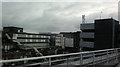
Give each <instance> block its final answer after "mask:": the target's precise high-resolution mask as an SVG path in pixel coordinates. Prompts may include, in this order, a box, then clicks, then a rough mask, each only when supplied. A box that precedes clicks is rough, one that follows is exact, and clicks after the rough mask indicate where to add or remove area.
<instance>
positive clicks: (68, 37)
mask: <svg viewBox="0 0 120 67" xmlns="http://www.w3.org/2000/svg"><path fill="white" fill-rule="evenodd" d="M60 34H63V37H65V38H64V43H65V49H66V50H67V51H69V52H76V51H80V31H77V32H60Z"/></svg>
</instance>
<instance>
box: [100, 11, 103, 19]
mask: <svg viewBox="0 0 120 67" xmlns="http://www.w3.org/2000/svg"><path fill="white" fill-rule="evenodd" d="M102 13H103V12H102V11H101V12H100V19H101V18H102Z"/></svg>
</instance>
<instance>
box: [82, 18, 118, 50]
mask: <svg viewBox="0 0 120 67" xmlns="http://www.w3.org/2000/svg"><path fill="white" fill-rule="evenodd" d="M80 28H81V30H82V33H81V34H80V37H81V42H80V47H81V48H82V49H83V50H100V49H110V48H118V46H119V40H118V39H119V22H118V21H116V20H114V19H112V18H108V19H97V20H95V23H83V24H81V26H80Z"/></svg>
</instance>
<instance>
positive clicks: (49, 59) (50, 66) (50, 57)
mask: <svg viewBox="0 0 120 67" xmlns="http://www.w3.org/2000/svg"><path fill="white" fill-rule="evenodd" d="M49 67H51V57H49Z"/></svg>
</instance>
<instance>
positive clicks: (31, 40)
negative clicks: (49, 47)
mask: <svg viewBox="0 0 120 67" xmlns="http://www.w3.org/2000/svg"><path fill="white" fill-rule="evenodd" d="M17 40H18V41H19V42H48V41H49V40H45V39H17Z"/></svg>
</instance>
